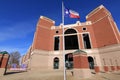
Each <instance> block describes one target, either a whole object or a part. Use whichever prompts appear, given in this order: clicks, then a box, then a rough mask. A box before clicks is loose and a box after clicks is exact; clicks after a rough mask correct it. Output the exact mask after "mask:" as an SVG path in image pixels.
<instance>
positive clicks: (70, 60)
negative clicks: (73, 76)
mask: <svg viewBox="0 0 120 80" xmlns="http://www.w3.org/2000/svg"><path fill="white" fill-rule="evenodd" d="M65 66H66V68H67V69H72V68H73V54H72V53H68V54H66V55H65Z"/></svg>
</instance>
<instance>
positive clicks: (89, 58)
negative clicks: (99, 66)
mask: <svg viewBox="0 0 120 80" xmlns="http://www.w3.org/2000/svg"><path fill="white" fill-rule="evenodd" d="M88 62H89V68H90V69H94V59H93V58H92V57H91V56H88Z"/></svg>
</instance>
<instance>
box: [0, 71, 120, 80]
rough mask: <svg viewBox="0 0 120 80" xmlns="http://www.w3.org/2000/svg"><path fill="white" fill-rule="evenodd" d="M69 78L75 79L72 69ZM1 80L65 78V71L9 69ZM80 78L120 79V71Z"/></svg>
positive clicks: (95, 79) (97, 79)
mask: <svg viewBox="0 0 120 80" xmlns="http://www.w3.org/2000/svg"><path fill="white" fill-rule="evenodd" d="M66 74H67V75H66V79H67V80H75V79H74V77H73V75H72V74H71V72H70V71H67V73H66ZM0 80H63V71H61V70H54V71H53V70H50V71H47V70H34V71H33V70H32V71H25V72H23V71H22V72H21V71H7V74H6V75H4V76H0ZM80 80H120V71H115V72H108V73H103V72H101V73H97V74H95V73H94V74H93V75H92V76H91V77H90V78H86V79H80Z"/></svg>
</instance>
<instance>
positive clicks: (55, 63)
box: [53, 57, 59, 69]
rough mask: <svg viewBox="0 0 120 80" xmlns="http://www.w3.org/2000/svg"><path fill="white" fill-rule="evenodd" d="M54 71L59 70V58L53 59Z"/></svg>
mask: <svg viewBox="0 0 120 80" xmlns="http://www.w3.org/2000/svg"><path fill="white" fill-rule="evenodd" d="M53 66H54V69H59V58H58V57H55V58H54V64H53Z"/></svg>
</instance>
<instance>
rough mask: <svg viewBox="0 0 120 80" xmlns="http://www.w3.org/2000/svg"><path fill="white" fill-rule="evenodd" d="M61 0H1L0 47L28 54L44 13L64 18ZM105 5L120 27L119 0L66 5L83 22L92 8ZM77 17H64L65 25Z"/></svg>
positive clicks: (75, 0) (66, 1)
mask: <svg viewBox="0 0 120 80" xmlns="http://www.w3.org/2000/svg"><path fill="white" fill-rule="evenodd" d="M61 2H62V0H0V50H6V51H8V52H13V51H19V52H20V53H21V54H22V55H23V54H25V53H26V52H27V50H28V48H29V46H30V45H31V44H32V41H33V37H34V32H35V29H36V24H37V21H38V19H39V17H40V16H41V15H43V16H46V17H48V18H51V19H53V20H54V21H55V22H56V24H55V25H56V26H57V25H59V24H60V23H61V22H62V21H61V13H62V12H61ZM101 4H103V5H104V6H105V7H106V8H107V9H108V10H109V11H110V12H111V13H112V16H113V18H114V20H115V21H116V23H117V25H118V28H119V30H120V9H119V7H120V0H114V1H113V0H64V5H65V7H67V8H70V9H72V10H75V11H77V12H78V13H79V14H80V21H81V22H85V21H86V20H85V16H86V15H87V14H88V13H89V12H91V11H92V10H93V9H95V8H96V7H98V6H99V5H101ZM76 21H77V19H70V18H69V17H65V24H72V23H75V22H76Z"/></svg>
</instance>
